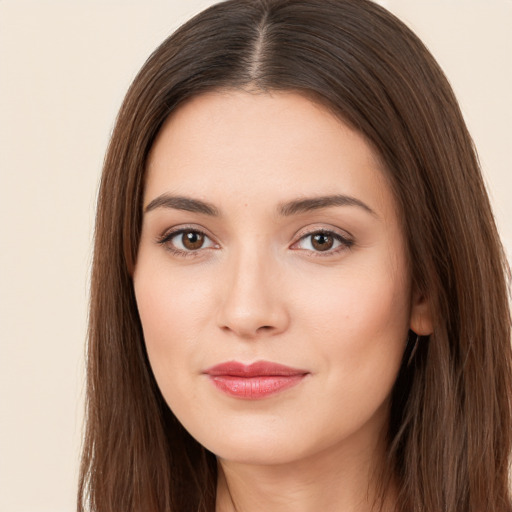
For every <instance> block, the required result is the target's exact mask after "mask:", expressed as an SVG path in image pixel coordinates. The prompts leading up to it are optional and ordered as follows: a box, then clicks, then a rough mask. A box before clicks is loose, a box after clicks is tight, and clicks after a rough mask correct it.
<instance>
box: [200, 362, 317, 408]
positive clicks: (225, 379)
mask: <svg viewBox="0 0 512 512" xmlns="http://www.w3.org/2000/svg"><path fill="white" fill-rule="evenodd" d="M204 373H205V374H206V375H209V377H210V379H211V381H212V383H213V384H214V385H215V386H216V387H217V389H219V390H220V391H223V392H224V393H226V394H228V395H230V396H233V397H236V398H243V399H246V400H258V399H261V398H266V397H267V396H270V395H274V394H276V393H279V392H280V391H284V390H285V389H289V388H291V387H292V386H295V385H296V384H298V383H299V382H300V381H301V380H302V379H303V378H304V377H305V376H306V375H307V374H308V373H309V372H307V371H306V370H301V369H298V368H291V367H289V366H284V365H282V364H277V363H271V362H268V361H258V362H256V363H253V364H250V365H244V364H242V363H239V362H237V361H228V362H226V363H221V364H218V365H215V366H212V367H211V368H208V369H207V370H205V371H204Z"/></svg>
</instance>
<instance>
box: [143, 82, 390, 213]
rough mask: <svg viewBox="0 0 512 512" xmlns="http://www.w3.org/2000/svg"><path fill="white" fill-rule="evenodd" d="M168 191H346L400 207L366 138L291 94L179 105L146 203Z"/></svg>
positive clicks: (223, 95)
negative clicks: (395, 201)
mask: <svg viewBox="0 0 512 512" xmlns="http://www.w3.org/2000/svg"><path fill="white" fill-rule="evenodd" d="M165 192H171V193H176V192H178V193H180V194H183V193H186V194H188V195H190V194H193V195H195V196H197V197H199V198H204V199H207V200H208V201H212V200H213V201H215V199H216V198H218V199H219V201H224V200H226V201H228V202H229V201H230V200H233V199H236V200H237V201H238V202H240V201H246V202H247V201H249V202H251V201H253V200H254V198H258V204H261V203H265V202H268V203H270V202H282V201H286V200H288V199H290V198H291V197H297V196H311V195H330V194H333V193H343V194H349V195H352V196H355V197H357V196H360V197H361V198H365V200H366V201H371V202H372V203H373V204H374V205H376V206H377V209H378V208H379V207H383V208H388V207H389V206H393V204H394V200H393V198H392V197H391V192H390V188H389V186H388V184H387V180H386V178H385V174H384V171H383V168H382V166H381V164H380V162H379V159H378V157H377V155H376V153H375V151H374V150H373V149H372V148H371V146H370V145H369V144H368V142H367V141H366V139H365V138H364V137H363V136H362V135H361V134H360V133H358V132H356V131H355V130H353V129H351V128H350V127H348V126H347V125H346V124H344V123H343V122H342V121H340V119H339V118H338V117H336V116H334V115H333V114H332V113H330V112H329V111H328V110H327V109H326V108H325V107H324V106H322V105H320V104H319V103H316V102H313V101H311V100H310V99H307V98H305V97H304V96H302V95H300V94H297V93H292V92H274V93H272V94H267V93H249V92H244V91H220V92H211V93H206V94H203V95H200V96H197V97H195V98H193V99H192V100H190V101H188V102H187V103H185V104H184V105H182V106H181V107H179V108H178V110H177V111H175V112H174V113H173V114H172V115H171V116H170V117H169V118H168V119H167V121H166V122H165V124H164V125H163V127H162V129H161V130H160V132H159V134H158V137H157V139H156V141H155V143H154V145H153V147H152V149H151V152H150V155H149V158H148V165H147V177H146V190H145V201H144V202H145V204H147V203H148V201H150V200H151V199H152V198H154V197H156V196H157V195H159V194H162V193H165ZM381 203H382V204H381ZM385 203H389V204H385Z"/></svg>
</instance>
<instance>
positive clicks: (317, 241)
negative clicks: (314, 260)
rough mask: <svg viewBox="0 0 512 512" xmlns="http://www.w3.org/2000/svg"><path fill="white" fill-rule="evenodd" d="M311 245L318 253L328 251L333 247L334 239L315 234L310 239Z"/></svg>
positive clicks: (323, 234) (330, 236)
mask: <svg viewBox="0 0 512 512" xmlns="http://www.w3.org/2000/svg"><path fill="white" fill-rule="evenodd" d="M312 244H313V247H314V248H315V249H316V250H318V251H328V250H329V249H330V248H331V247H332V246H333V245H334V238H333V237H332V235H327V234H325V233H317V234H316V235H313V237H312Z"/></svg>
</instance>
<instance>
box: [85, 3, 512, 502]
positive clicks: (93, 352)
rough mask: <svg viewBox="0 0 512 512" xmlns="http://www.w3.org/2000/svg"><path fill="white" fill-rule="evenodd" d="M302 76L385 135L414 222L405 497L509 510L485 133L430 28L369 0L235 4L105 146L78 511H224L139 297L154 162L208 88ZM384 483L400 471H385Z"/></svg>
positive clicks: (154, 78) (509, 373)
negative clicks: (427, 38) (170, 124)
mask: <svg viewBox="0 0 512 512" xmlns="http://www.w3.org/2000/svg"><path fill="white" fill-rule="evenodd" d="M223 88H252V89H254V88H255V89H259V90H262V91H269V90H290V91H295V92H299V93H302V94H305V95H308V96H309V97H312V98H315V100H316V101H321V102H322V103H323V104H325V105H326V106H328V108H329V109H330V110H331V111H332V112H333V113H335V114H336V115H338V116H340V117H341V118H342V119H343V120H344V122H346V123H349V124H350V125H351V126H352V127H354V128H355V129H357V130H359V132H361V133H362V134H364V136H365V137H366V138H367V140H368V141H369V142H370V144H372V146H373V147H374V148H375V151H376V152H377V154H378V155H379V156H380V158H381V159H382V161H383V162H384V164H385V167H386V169H387V171H388V178H389V182H390V183H391V186H392V187H393V190H394V193H395V197H396V200H397V203H398V206H399V208H400V211H401V214H402V219H403V230H404V233H405V235H406V239H407V241H408V251H409V260H410V263H411V268H412V279H413V287H414V288H415V289H416V290H417V291H418V292H419V293H421V294H423V295H424V296H425V297H427V298H428V300H429V302H430V304H431V308H432V312H433V316H434V322H435V328H434V333H433V334H432V335H431V336H429V337H425V338H420V339H419V341H418V344H417V346H416V347H415V350H414V353H413V354H412V357H409V356H410V354H408V353H407V354H406V357H405V356H404V363H403V365H402V368H401V370H400V373H399V375H398V379H397V382H396V384H395V387H394V389H393V396H392V405H391V415H390V424H389V431H388V445H387V446H388V448H387V450H388V451H387V456H388V469H389V471H388V475H387V476H386V475H384V478H391V477H392V478H393V479H394V480H396V481H397V482H398V490H399V494H398V505H397V510H399V511H401V512H405V511H428V512H441V511H443V512H484V511H493V512H498V511H500V512H501V511H503V512H510V511H511V510H512V504H511V498H510V494H509V481H508V477H509V455H510V452H511V426H512V418H511V415H512V413H511V396H512V382H511V378H512V362H511V361H512V355H511V347H510V340H511V338H510V326H511V319H510V311H509V305H508V298H507V279H508V271H507V265H506V261H505V258H504V255H503V251H502V247H501V245H500V241H499V238H498V234H497V231H496V227H495V223H494V220H493V215H492V212H491V208H490V205H489V200H488V198H487V194H486V191H485V188H484V185H483V182H482V177H481V174H480V170H479V164H478V161H477V157H476V154H475V150H474V148H473V144H472V140H471V138H470V136H469V134H468V132H467V129H466V126H465V123H464V121H463V118H462V115H461V112H460V110H459V107H458V104H457V101H456V99H455V97H454V95H453V92H452V90H451V88H450V86H449V84H448V82H447V80H446V78H445V76H444V75H443V72H442V71H441V69H440V68H439V66H438V65H437V63H436V62H435V61H434V59H433V58H432V56H431V55H430V53H429V52H428V51H427V50H426V48H425V47H424V45H423V44H422V43H421V42H420V41H419V39H418V38H417V37H416V36H415V35H414V34H413V33H412V32H411V31H410V30H409V29H408V28H407V27H406V26H405V25H404V24H402V23H401V22H400V21H399V20H397V19H396V18H395V17H394V16H393V15H391V14H390V13H388V12H387V11H386V10H384V9H382V8H381V7H379V6H378V5H375V4H374V3H372V2H370V1H368V0H230V1H227V2H223V3H221V4H218V5H215V6H213V7H211V8H209V9H207V10H205V11H204V12H202V13H200V14H199V15H197V16H196V17H194V18H193V19H192V20H190V21H189V22H188V23H186V24H185V25H184V26H182V27H181V28H180V29H179V30H178V31H177V32H175V33H174V34H173V35H172V36H171V37H169V38H168V39H167V40H166V41H165V42H164V43H163V44H162V45H161V46H160V47H159V48H158V49H157V50H156V51H155V52H154V53H153V54H152V55H151V56H150V58H149V59H148V61H147V62H146V64H145V65H144V67H143V68H142V70H141V71H140V72H139V74H138V76H137V77H136V79H135V81H134V82H133V84H132V86H131V87H130V90H129V91H128V93H127V95H126V98H125V100H124V103H123V106H122V108H121V110H120V112H119V116H118V119H117V123H116V126H115V129H114V132H113V135H112V139H111V142H110V145H109V148H108V152H107V155H106V159H105V164H104V170H103V176H102V180H101V188H100V192H99V199H98V213H97V223H96V234H95V249H94V263H93V271H92V286H91V308H90V324H89V345H88V380H87V418H86V419H87V423H86V426H87V428H86V433H85V440H84V448H83V458H82V466H81V475H80V486H79V501H78V510H79V511H83V510H88V509H90V510H92V511H94V512H120V511H123V512H135V511H137V512H171V511H173V512H187V511H188V512H196V511H203V512H213V511H214V509H215V487H216V478H217V474H216V464H215V457H214V455H213V454H211V453H209V452H207V451H206V450H205V449H204V448H203V447H201V446H200V445H199V444H198V443H197V442H196V441H195V440H194V439H193V438H192V437H191V436H190V435H189V434H188V433H187V432H186V431H185V430H184V429H183V427H182V426H181V425H180V424H179V422H178V421H177V420H176V419H175V417H174V416H173V414H172V412H171V411H170V410H169V408H168V406H167V405H166V403H165V402H164V400H163V398H162V396H161V394H160V392H159V390H158V387H157V385H156V383H155V380H154V378H153V375H152V372H151V369H150V366H149V363H148V359H147V356H146V352H145V347H144V340H143V336H142V329H141V325H140V320H139V317H138V313H137V308H136V304H135V299H134V293H133V286H132V281H131V272H132V270H133V267H134V265H135V261H136V254H137V248H138V243H139V236H140V230H141V216H142V202H141V199H142V194H143V187H144V171H145V162H146V157H147V155H148V152H149V150H150V148H151V146H152V143H153V141H154V140H155V136H156V134H157V133H158V131H159V129H160V127H161V126H162V124H163V122H164V121H165V119H166V118H167V117H168V116H169V115H171V114H172V112H173V111H174V110H175V109H176V107H177V106H178V105H179V104H181V103H183V102H184V101H186V100H187V99H189V98H191V97H193V96H197V95H198V94H201V93H202V92H205V91H208V90H212V89H223ZM383 482H385V480H383Z"/></svg>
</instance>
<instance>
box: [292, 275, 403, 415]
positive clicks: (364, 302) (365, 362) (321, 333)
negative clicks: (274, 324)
mask: <svg viewBox="0 0 512 512" xmlns="http://www.w3.org/2000/svg"><path fill="white" fill-rule="evenodd" d="M381 270H382V271H381V272H368V270H367V269H363V268H361V269H355V268H352V269H351V270H350V272H344V271H343V272H339V273H338V274H337V275H332V276H331V277H330V279H329V280H325V281H324V280H321V279H317V280H311V282H309V283H307V284H308V287H307V288H308V293H305V292H301V293H298V294H297V296H296V297H297V301H296V307H297V311H299V310H302V328H303V329H304V331H305V332H306V333H308V338H309V339H310V340H314V344H315V351H316V353H317V355H319V356H320V359H319V360H320V369H319V372H320V373H324V374H325V375H328V376H329V378H330V379H332V382H334V380H337V381H338V382H339V383H342V384H343V388H344V390H345V392H347V391H348V394H347V396H352V397H354V401H357V400H361V402H360V403H364V401H365V400H366V401H368V400H369V403H368V405H369V406H371V404H370V402H373V404H374V405H375V404H377V403H378V402H379V401H381V400H384V399H385V397H386V396H387V395H388V393H389V392H390V390H391V387H392V386H393V383H394V381H395V379H396V376H397V373H398V369H399V366H400V362H401V359H402V355H403V350H404V348H405V344H406V340H407V334H408V330H409V315H410V301H409V286H408V284H407V279H405V277H404V276H396V275H395V274H394V273H393V272H390V271H389V269H386V268H382V269H381ZM386 270H387V271H386ZM354 405H357V404H354ZM355 408H357V407H355Z"/></svg>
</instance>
